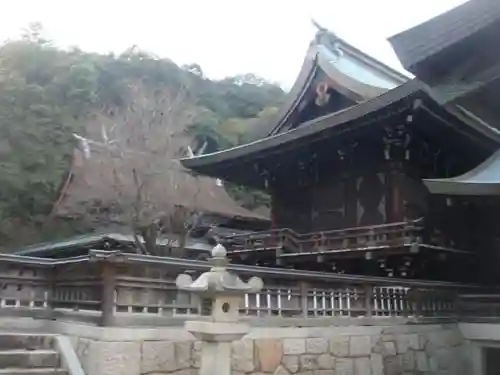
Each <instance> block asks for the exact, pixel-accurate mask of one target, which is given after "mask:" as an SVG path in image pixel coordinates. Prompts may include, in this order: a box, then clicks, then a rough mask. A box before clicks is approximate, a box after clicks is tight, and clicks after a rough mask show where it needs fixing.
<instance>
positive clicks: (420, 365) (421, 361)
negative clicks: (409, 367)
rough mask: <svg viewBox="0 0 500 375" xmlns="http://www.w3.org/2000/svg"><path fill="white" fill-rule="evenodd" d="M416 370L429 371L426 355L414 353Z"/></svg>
mask: <svg viewBox="0 0 500 375" xmlns="http://www.w3.org/2000/svg"><path fill="white" fill-rule="evenodd" d="M415 360H416V368H417V370H418V371H421V372H425V371H429V361H428V359H427V354H425V352H420V351H419V352H416V353H415Z"/></svg>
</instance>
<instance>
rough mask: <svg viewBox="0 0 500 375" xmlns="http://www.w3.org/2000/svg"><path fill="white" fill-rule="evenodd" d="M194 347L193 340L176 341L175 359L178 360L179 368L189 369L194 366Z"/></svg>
mask: <svg viewBox="0 0 500 375" xmlns="http://www.w3.org/2000/svg"><path fill="white" fill-rule="evenodd" d="M192 348H193V342H192V341H186V342H176V343H175V344H174V352H175V359H176V362H177V369H178V370H184V369H189V368H191V366H192V361H191V358H192V357H191V352H192Z"/></svg>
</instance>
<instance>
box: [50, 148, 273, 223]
mask: <svg viewBox="0 0 500 375" xmlns="http://www.w3.org/2000/svg"><path fill="white" fill-rule="evenodd" d="M88 147H89V150H87V151H88V152H87V156H86V155H85V153H84V152H82V151H81V150H80V149H78V148H76V149H75V150H74V155H73V160H72V163H71V168H70V171H69V173H68V176H67V179H66V182H65V184H64V186H63V187H62V189H61V193H60V197H59V199H58V200H57V202H56V203H55V204H54V207H53V211H52V215H56V216H60V217H75V216H79V215H86V214H87V211H86V210H87V209H88V207H89V206H91V205H92V203H93V202H103V203H104V205H106V203H108V204H109V203H112V202H116V201H122V202H124V201H126V200H127V199H129V198H130V197H132V196H134V195H135V194H136V187H135V185H134V181H133V178H132V176H133V174H132V171H131V168H132V166H134V167H138V166H139V167H140V165H141V163H142V164H144V167H145V168H147V167H146V165H147V163H148V162H150V160H149V159H148V158H147V157H145V156H144V155H141V154H140V153H132V152H125V153H124V154H122V155H120V156H118V155H116V154H113V153H112V152H110V150H109V149H107V148H106V146H104V145H101V144H100V143H98V142H91V143H89V144H88ZM132 161H133V162H132ZM167 164H168V166H167V167H165V168H168V169H167V170H166V171H165V173H162V174H161V176H160V177H159V178H154V179H151V181H152V184H151V186H148V190H149V191H150V192H149V193H150V194H151V195H152V196H151V197H150V199H151V200H152V201H158V202H160V203H159V205H161V202H163V201H165V200H167V201H168V202H169V204H170V205H177V206H183V207H186V208H189V209H193V210H196V211H198V212H206V213H212V214H219V215H221V216H225V217H241V218H248V219H256V220H267V218H266V217H265V216H263V215H260V214H257V213H254V212H252V211H249V210H247V209H245V208H243V207H241V206H239V205H238V204H237V203H236V202H235V201H234V200H233V199H232V198H231V197H230V196H229V195H228V194H227V192H226V190H225V188H224V187H223V185H222V183H221V181H218V180H216V179H213V178H209V177H204V176H194V175H193V174H191V173H190V172H189V171H188V170H187V169H185V168H184V167H183V166H182V165H181V164H180V163H179V162H178V161H176V160H172V161H169V162H168V163H167ZM162 165H163V164H162ZM118 221H120V219H119V218H118Z"/></svg>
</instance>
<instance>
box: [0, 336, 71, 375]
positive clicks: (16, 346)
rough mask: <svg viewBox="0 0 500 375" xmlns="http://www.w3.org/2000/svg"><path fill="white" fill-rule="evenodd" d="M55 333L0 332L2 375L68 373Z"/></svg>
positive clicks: (0, 365)
mask: <svg viewBox="0 0 500 375" xmlns="http://www.w3.org/2000/svg"><path fill="white" fill-rule="evenodd" d="M56 347H57V346H56V337H55V336H54V335H37V334H19V333H16V334H11V333H0V375H7V374H8V375H68V372H67V370H64V369H63V368H62V367H61V356H60V353H59V352H58V350H57V349H56Z"/></svg>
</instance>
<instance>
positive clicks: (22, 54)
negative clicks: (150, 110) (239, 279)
mask: <svg viewBox="0 0 500 375" xmlns="http://www.w3.org/2000/svg"><path fill="white" fill-rule="evenodd" d="M138 86H140V87H142V88H146V89H147V90H149V92H156V91H155V90H160V91H161V92H165V90H166V91H168V92H171V93H178V92H182V93H183V97H184V98H185V99H186V101H188V102H189V103H191V105H192V107H193V108H194V112H195V116H193V117H192V121H191V122H190V123H189V124H186V129H185V132H186V134H187V135H188V136H189V137H190V139H192V140H193V142H192V148H193V149H194V150H195V151H196V148H197V147H201V146H203V147H204V149H205V150H204V152H212V151H216V150H219V149H223V148H227V147H231V146H234V145H237V144H240V143H242V142H246V141H248V139H250V137H251V134H252V133H254V132H255V131H256V129H255V127H257V126H259V124H261V123H262V121H263V120H265V119H266V118H270V117H272V115H273V114H274V113H275V112H276V110H277V107H278V106H279V105H280V103H281V101H282V100H283V98H284V93H283V91H282V90H281V88H280V87H279V86H277V85H274V84H271V83H268V82H266V81H264V80H262V79H260V78H259V77H256V76H254V75H252V74H245V75H241V76H236V77H229V78H226V79H223V80H210V79H208V78H207V77H205V76H204V74H203V71H202V68H201V67H200V66H198V65H196V64H193V65H189V66H182V67H180V66H177V65H176V64H175V63H173V62H172V61H170V60H168V59H163V58H157V57H155V56H153V55H151V54H147V53H144V52H142V51H141V50H140V49H139V48H136V47H132V48H130V49H129V50H127V51H125V52H124V53H122V54H120V55H114V54H109V55H101V54H95V53H88V52H84V51H81V50H78V49H71V50H63V49H60V48H57V47H56V46H55V45H54V44H53V43H52V42H51V41H50V40H46V39H45V38H44V37H43V35H42V32H41V29H40V28H39V27H38V26H36V25H35V26H33V27H31V28H30V30H29V31H28V32H26V34H25V35H23V36H22V37H21V38H19V39H18V40H11V41H7V42H5V43H3V44H2V45H1V46H0V247H2V248H9V247H12V246H17V245H20V244H25V243H35V242H38V241H41V240H46V239H53V238H55V237H61V236H66V235H68V234H72V233H74V232H78V231H80V230H81V228H75V227H72V225H74V223H72V224H68V223H62V222H58V223H56V224H54V223H48V221H49V220H48V215H49V213H50V212H51V209H52V207H53V204H54V201H55V200H56V199H57V197H58V194H59V191H60V189H61V185H62V184H63V181H64V179H65V177H66V175H67V173H68V168H69V165H70V163H71V159H72V155H73V151H74V148H75V137H74V134H77V135H80V136H82V137H94V136H95V134H100V132H101V124H102V122H103V118H108V119H109V118H111V117H112V116H113V113H114V112H116V111H119V110H120V108H122V107H124V106H127V105H129V104H130V103H131V102H133V103H136V104H137V103H140V101H141V98H140V97H137V96H138V95H141V94H140V93H141V92H142V91H144V90H142V91H141V90H135V89H134V88H136V87H138ZM96 119H99V121H97V120H96ZM90 133H92V134H90ZM226 188H227V189H229V190H230V193H231V194H232V195H233V196H234V197H235V198H236V199H237V200H238V201H239V202H240V203H241V204H243V205H244V206H246V207H248V208H255V207H257V206H259V205H262V204H265V200H266V197H265V195H263V194H261V193H258V192H250V191H247V190H246V189H243V188H241V187H235V186H228V187H226ZM49 224H50V225H49Z"/></svg>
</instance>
